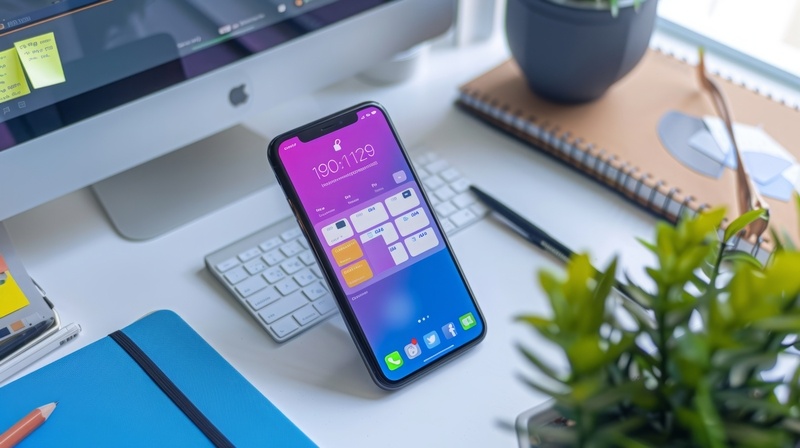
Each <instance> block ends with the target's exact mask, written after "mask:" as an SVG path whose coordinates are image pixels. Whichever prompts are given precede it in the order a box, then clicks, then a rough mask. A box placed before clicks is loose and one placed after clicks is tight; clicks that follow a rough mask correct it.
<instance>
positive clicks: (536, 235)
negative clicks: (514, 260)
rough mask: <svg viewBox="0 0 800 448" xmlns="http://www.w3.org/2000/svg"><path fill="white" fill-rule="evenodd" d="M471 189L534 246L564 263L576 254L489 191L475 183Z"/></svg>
mask: <svg viewBox="0 0 800 448" xmlns="http://www.w3.org/2000/svg"><path fill="white" fill-rule="evenodd" d="M469 189H470V190H471V191H472V193H474V194H475V196H477V198H478V200H480V201H481V202H483V203H484V204H485V205H486V206H487V207H489V210H491V211H493V212H495V213H497V214H498V215H500V216H501V217H502V218H504V219H505V221H507V222H508V223H510V224H512V225H511V226H509V227H511V228H512V229H513V230H514V231H516V232H517V233H519V234H520V235H521V236H522V237H523V238H525V239H526V240H528V241H530V242H531V243H533V245H534V246H536V247H538V248H540V249H542V250H543V251H545V252H547V253H549V254H551V255H552V256H554V257H556V258H558V260H559V261H561V262H564V263H567V262H568V261H569V259H570V258H572V256H573V255H574V252H572V250H571V249H570V248H568V247H567V246H565V245H564V244H562V243H561V242H560V241H558V240H557V239H555V238H553V237H552V236H550V235H549V234H548V233H547V232H545V231H544V230H542V229H540V228H539V227H537V226H536V224H534V223H532V222H530V221H528V220H527V219H525V218H523V217H522V216H521V215H519V214H518V213H517V212H515V211H514V210H511V209H510V208H508V206H506V205H505V204H503V203H502V202H500V201H498V200H497V199H495V198H494V197H492V196H489V194H488V193H486V192H484V191H483V190H481V189H480V188H478V187H476V186H474V185H470V187H469Z"/></svg>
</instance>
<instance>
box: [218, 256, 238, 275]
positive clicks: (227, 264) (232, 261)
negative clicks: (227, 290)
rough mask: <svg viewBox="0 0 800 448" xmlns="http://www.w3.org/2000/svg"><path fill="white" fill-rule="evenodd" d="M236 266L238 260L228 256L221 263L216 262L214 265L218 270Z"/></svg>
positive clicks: (221, 270) (226, 269) (222, 270)
mask: <svg viewBox="0 0 800 448" xmlns="http://www.w3.org/2000/svg"><path fill="white" fill-rule="evenodd" d="M236 266H239V260H238V259H236V258H228V259H227V260H225V261H223V262H222V263H217V266H216V267H217V270H218V271H219V272H226V271H228V270H230V269H233V268H235V267H236Z"/></svg>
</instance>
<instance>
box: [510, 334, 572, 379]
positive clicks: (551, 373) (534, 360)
mask: <svg viewBox="0 0 800 448" xmlns="http://www.w3.org/2000/svg"><path fill="white" fill-rule="evenodd" d="M517 350H519V351H520V352H521V353H522V355H523V356H525V359H527V360H528V362H530V363H531V364H533V365H534V366H535V367H536V368H537V369H539V371H540V372H542V373H543V374H545V375H547V376H548V377H550V379H552V380H555V381H558V382H559V383H562V382H563V380H562V378H561V375H559V374H558V372H556V371H555V370H554V369H553V368H552V367H550V366H548V365H547V364H545V363H544V362H543V361H542V360H541V359H539V357H538V356H536V355H534V354H533V353H532V352H531V351H530V350H528V349H526V348H525V347H523V346H521V345H519V344H518V345H517Z"/></svg>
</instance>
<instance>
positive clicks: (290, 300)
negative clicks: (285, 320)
mask: <svg viewBox="0 0 800 448" xmlns="http://www.w3.org/2000/svg"><path fill="white" fill-rule="evenodd" d="M307 303H308V300H307V299H306V298H305V297H304V296H303V295H302V294H301V293H300V292H297V293H295V294H292V295H290V296H288V297H284V298H283V299H281V300H278V301H277V302H275V303H273V304H272V305H267V306H266V307H265V308H264V309H262V310H261V311H259V312H258V315H259V316H261V318H262V319H264V322H266V323H268V324H271V323H273V322H275V321H276V320H278V319H280V318H281V317H283V316H285V315H287V314H289V313H291V312H293V311H294V310H296V309H298V308H300V307H301V306H303V305H305V304H307Z"/></svg>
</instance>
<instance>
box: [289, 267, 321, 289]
mask: <svg viewBox="0 0 800 448" xmlns="http://www.w3.org/2000/svg"><path fill="white" fill-rule="evenodd" d="M316 279H317V276H316V275H314V273H312V272H311V271H310V270H308V269H303V270H302V271H300V272H298V273H297V274H295V276H294V281H296V282H297V283H298V284H299V285H300V286H306V285H309V284H310V283H311V282H313V281H315V280H316Z"/></svg>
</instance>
